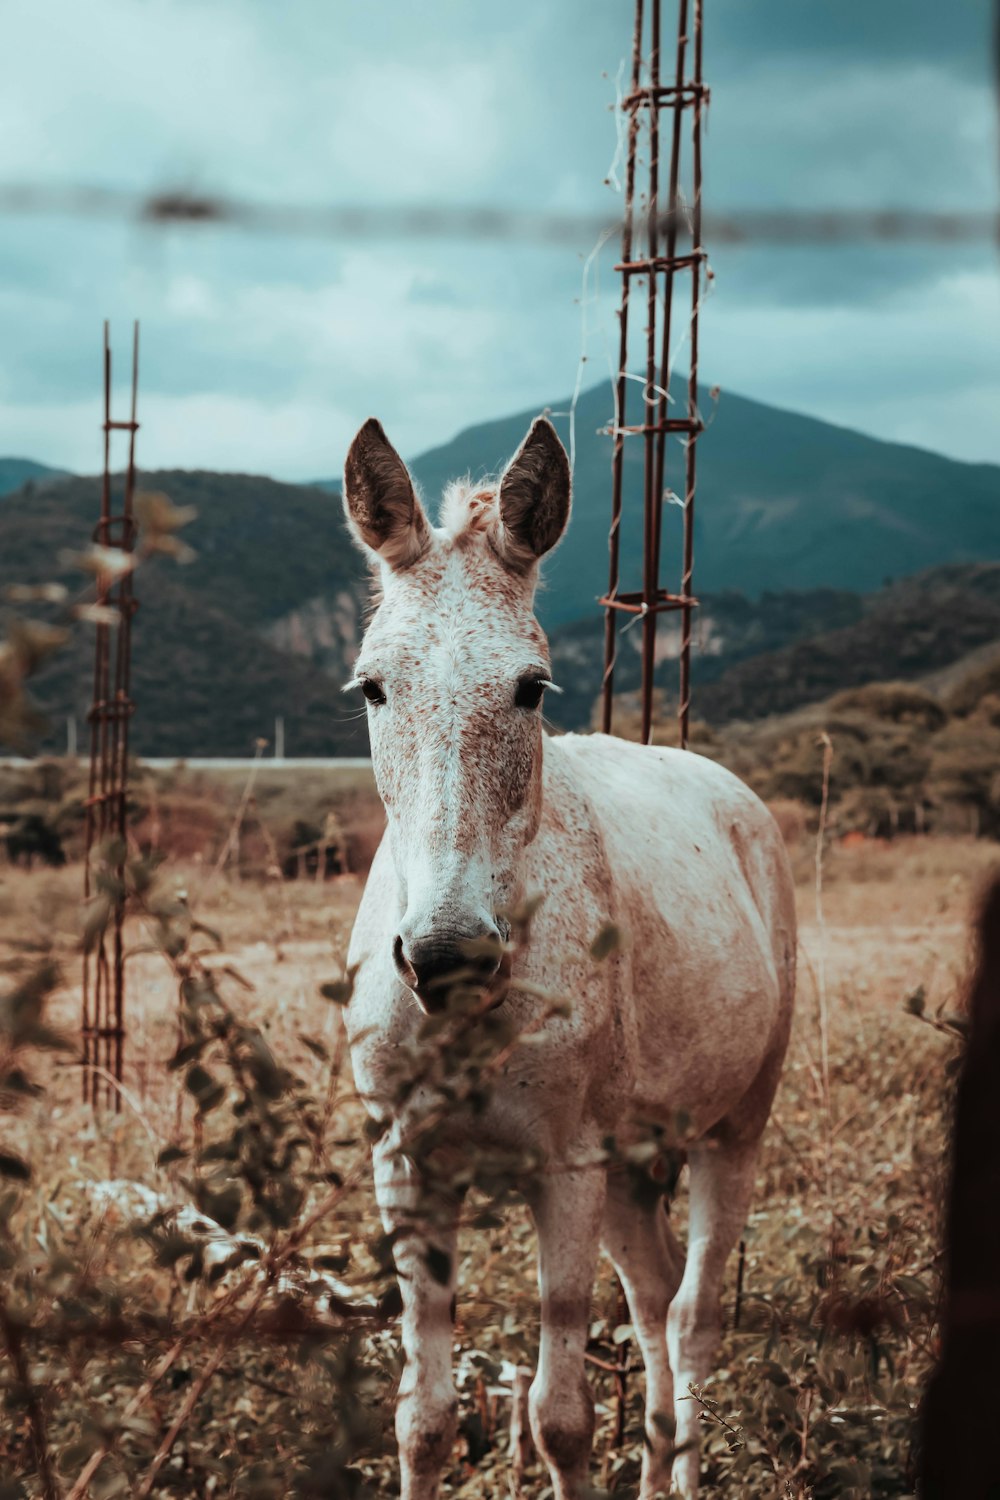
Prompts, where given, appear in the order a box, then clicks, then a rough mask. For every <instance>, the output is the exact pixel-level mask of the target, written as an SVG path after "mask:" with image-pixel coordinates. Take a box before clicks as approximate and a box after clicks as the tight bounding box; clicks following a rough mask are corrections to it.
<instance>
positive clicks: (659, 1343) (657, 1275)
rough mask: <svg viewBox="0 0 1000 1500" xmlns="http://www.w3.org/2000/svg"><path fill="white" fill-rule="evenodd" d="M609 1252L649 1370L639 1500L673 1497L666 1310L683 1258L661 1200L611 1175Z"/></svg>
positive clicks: (671, 1388) (605, 1232)
mask: <svg viewBox="0 0 1000 1500" xmlns="http://www.w3.org/2000/svg"><path fill="white" fill-rule="evenodd" d="M601 1238H602V1243H603V1245H604V1249H605V1250H606V1251H607V1253H608V1255H609V1256H610V1257H611V1260H612V1262H613V1263H614V1267H615V1270H616V1271H617V1272H618V1276H619V1279H620V1280H621V1283H622V1286H623V1287H624V1289H625V1297H626V1300H627V1302H628V1308H629V1313H630V1314H631V1318H632V1326H633V1328H634V1329H635V1337H636V1342H637V1343H638V1345H639V1350H640V1352H641V1354H642V1361H643V1364H644V1366H645V1369H646V1422H645V1447H644V1449H643V1456H642V1480H641V1483H640V1486H639V1500H655V1497H656V1496H667V1495H669V1494H670V1467H671V1465H670V1460H671V1455H672V1453H673V1448H674V1443H673V1438H672V1436H671V1434H672V1432H673V1427H674V1382H673V1377H672V1376H671V1373H670V1361H669V1360H668V1358H667V1309H668V1307H669V1306H670V1303H671V1301H672V1299H673V1297H674V1294H675V1293H676V1291H677V1288H678V1287H679V1286H680V1283H681V1277H682V1275H683V1272H684V1252H683V1250H682V1249H681V1247H680V1246H679V1245H678V1243H677V1241H676V1239H675V1238H674V1232H673V1230H672V1229H671V1227H670V1219H669V1216H668V1214H667V1210H666V1205H665V1203H664V1201H663V1199H662V1198H657V1199H656V1201H655V1202H654V1203H648V1202H639V1201H637V1199H636V1198H635V1195H634V1192H633V1188H632V1184H631V1183H630V1182H629V1181H628V1180H627V1179H625V1178H622V1177H620V1176H618V1175H617V1174H614V1175H612V1176H611V1177H610V1178H609V1181H608V1200H607V1205H606V1207H605V1210H604V1230H603V1233H602V1236H601Z"/></svg>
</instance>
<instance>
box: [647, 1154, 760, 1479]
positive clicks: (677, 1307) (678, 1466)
mask: <svg viewBox="0 0 1000 1500" xmlns="http://www.w3.org/2000/svg"><path fill="white" fill-rule="evenodd" d="M758 1144H759V1143H758V1141H756V1140H753V1141H749V1142H717V1141H706V1142H702V1143H701V1144H699V1145H697V1146H693V1147H692V1148H691V1149H690V1150H689V1152H688V1165H689V1170H690V1174H691V1191H690V1213H689V1221H688V1251H687V1263H686V1265H685V1267H684V1275H683V1278H682V1279H681V1284H680V1288H679V1290H678V1292H677V1294H676V1296H675V1297H674V1300H673V1301H672V1302H671V1304H670V1312H669V1314H668V1317H667V1344H668V1347H669V1350H670V1363H671V1365H672V1367H673V1374H674V1381H675V1400H676V1415H677V1439H676V1440H677V1446H678V1449H680V1450H681V1451H680V1452H679V1454H678V1457H677V1459H676V1461H675V1463H674V1486H675V1488H676V1489H677V1491H678V1492H679V1494H681V1495H682V1496H683V1497H684V1500H694V1497H695V1496H697V1494H698V1480H699V1471H700V1466H701V1462H700V1446H701V1445H700V1441H699V1437H700V1432H701V1407H700V1406H699V1404H698V1402H697V1400H696V1399H695V1398H694V1397H693V1395H692V1394H691V1387H692V1386H699V1385H701V1384H702V1383H703V1382H704V1381H705V1380H707V1378H708V1376H709V1375H710V1373H711V1370H712V1365H713V1360H714V1356H715V1351H716V1346H717V1344H718V1342H719V1336H720V1334H721V1331H722V1308H721V1294H722V1278H723V1273H724V1272H725V1268H726V1261H727V1259H728V1258H729V1253H730V1251H731V1250H732V1248H733V1246H734V1245H735V1244H736V1241H737V1240H738V1239H739V1237H740V1233H741V1232H742V1230H743V1226H744V1224H745V1223H746V1216H747V1211H748V1209H749V1207H750V1199H751V1196H752V1193H753V1184H754V1169H755V1167H756V1163H757V1148H758Z"/></svg>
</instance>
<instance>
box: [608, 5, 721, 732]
mask: <svg viewBox="0 0 1000 1500" xmlns="http://www.w3.org/2000/svg"><path fill="white" fill-rule="evenodd" d="M660 6H661V0H651V4H650V7H649V13H648V14H649V34H650V43H649V61H648V65H647V66H646V68H645V70H644V69H643V62H642V52H643V41H644V26H645V16H644V6H643V0H636V18H635V38H634V43H633V54H632V87H631V91H630V92H629V94H628V95H627V97H626V98H625V99H624V100H623V102H622V108H623V109H625V110H626V111H628V114H629V128H628V155H627V160H626V172H625V218H624V227H623V231H622V259H621V263H620V264H619V265H618V266H617V267H616V268H615V269H616V270H617V271H619V272H620V273H621V277H622V300H621V307H620V310H619V324H620V330H621V339H620V354H619V369H618V379H617V384H616V402H615V405H616V410H615V420H614V426H613V428H612V437H613V444H612V466H611V532H610V537H609V551H610V570H609V581H608V592H607V594H606V595H605V596H604V597H603V598H602V599H601V601H600V602H601V604H602V605H603V607H604V609H605V611H606V617H605V636H604V677H603V684H602V693H603V701H602V711H601V724H602V728H603V729H604V731H605V733H610V731H611V728H612V719H613V714H614V669H615V659H616V652H617V640H616V635H617V629H616V615H617V613H619V612H620V613H625V614H629V615H632V616H633V617H634V616H638V617H640V618H641V619H642V632H643V634H642V676H641V693H640V702H641V716H642V724H641V737H642V740H643V742H644V743H646V744H648V743H649V741H650V739H651V738H652V730H653V683H654V674H655V668H656V631H657V623H658V616H659V615H660V614H663V613H665V612H667V611H680V614H681V640H680V692H679V700H678V702H679V707H678V720H679V728H680V743H681V744H682V745H685V746H686V745H687V741H688V729H689V718H690V700H691V614H692V610H693V609H694V608H695V607H696V606H697V603H698V601H697V599H696V598H695V597H694V595H693V593H692V580H693V574H694V496H695V481H696V473H695V452H696V443H697V438H698V434H699V433H700V432H701V431H702V428H703V425H704V424H703V422H702V419H701V414H700V412H699V411H698V312H699V308H700V302H701V286H702V275H701V271H702V264H703V262H704V261H705V259H706V254H705V250H704V247H703V246H702V243H701V124H702V113H703V110H704V106H705V103H706V102H707V99H708V90H707V89H706V88H705V85H704V82H703V79H702V10H703V4H702V0H693V14H692V8H691V7H689V3H688V0H677V43H676V51H675V63H674V73H673V82H672V83H670V84H663V83H661V81H660V50H661V48H660ZM689 30H690V31H691V32H693V35H689ZM689 55H690V56H691V59H692V65H691V76H690V78H688V77H687V76H686V70H687V63H688V56H689ZM644 71H645V75H646V78H647V82H645V83H643V82H642V78H643V73H644ZM687 109H690V111H691V121H692V126H691V180H692V196H691V200H690V213H688V210H687V208H686V204H685V198H684V196H683V194H682V191H681V176H682V172H681V166H682V155H683V150H682V140H683V131H682V125H683V118H684V111H685V110H687ZM643 110H645V111H646V112H647V121H648V138H649V164H648V186H647V190H646V193H645V195H644V197H645V223H646V245H645V249H646V254H645V255H643V256H639V257H635V256H634V251H633V238H634V228H633V203H634V197H635V185H636V159H637V152H638V141H639V117H640V112H641V111H643ZM662 110H667V111H668V112H669V116H670V175H669V186H668V202H667V206H666V211H665V213H663V214H662V216H661V211H660V204H659V151H660V113H661V111H662ZM661 225H662V226H663V227H664V228H665V231H666V244H665V247H664V253H663V254H662V255H661V254H660V253H659V251H660V245H659V234H660V228H661ZM682 226H684V227H686V228H687V229H688V230H689V232H690V237H691V249H690V251H689V252H688V253H686V254H683V255H679V254H678V253H677V239H678V233H679V230H680V229H681V227H682ZM685 274H690V277H691V326H690V348H691V362H690V368H689V374H688V389H687V402H686V408H687V409H686V412H685V415H684V416H683V417H671V416H670V413H669V403H670V395H669V380H670V358H671V334H672V314H673V294H674V281H675V279H676V277H678V276H680V275H685ZM636 276H638V277H645V278H646V290H647V297H646V302H647V314H646V318H647V321H646V371H645V384H644V387H643V406H644V410H643V413H642V417H643V420H642V421H641V422H638V423H632V424H629V423H627V422H626V420H625V402H626V391H627V384H628V379H629V372H628V313H629V293H630V283H631V280H632V278H633V277H636ZM658 334H659V339H660V357H659V368H657V357H656V347H657V336H658ZM670 434H675V435H676V436H678V437H680V438H681V439H682V441H683V442H684V445H685V463H684V499H683V511H684V529H683V543H682V564H681V581H680V592H679V593H676V594H675V593H670V592H669V591H668V590H667V589H665V588H664V587H663V586H662V585H661V583H660V574H661V550H662V548H661V536H662V520H663V504H664V496H665V493H666V490H665V484H666V480H667V450H666V443H667V438H668V436H669V435H670ZM638 435H641V436H642V439H643V450H644V452H643V491H642V494H643V509H642V515H643V565H642V588H641V589H640V590H638V591H635V592H630V593H629V592H625V593H623V592H622V591H621V588H620V531H621V522H622V515H623V507H624V444H625V442H626V440H627V438H629V437H630V436H638Z"/></svg>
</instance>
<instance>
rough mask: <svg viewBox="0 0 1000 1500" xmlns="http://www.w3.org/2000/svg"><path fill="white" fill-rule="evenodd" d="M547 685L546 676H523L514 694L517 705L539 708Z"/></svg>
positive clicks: (519, 706)
mask: <svg viewBox="0 0 1000 1500" xmlns="http://www.w3.org/2000/svg"><path fill="white" fill-rule="evenodd" d="M547 687H548V682H547V681H546V679H545V678H544V677H522V678H521V680H520V682H519V683H518V684H517V692H516V693H515V694H514V703H515V705H516V706H517V707H518V708H537V707H538V705H539V704H540V703H541V701H542V694H543V693H544V692H545V689H546V688H547Z"/></svg>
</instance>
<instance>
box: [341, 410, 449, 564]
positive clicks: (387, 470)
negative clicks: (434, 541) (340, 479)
mask: <svg viewBox="0 0 1000 1500" xmlns="http://www.w3.org/2000/svg"><path fill="white" fill-rule="evenodd" d="M344 513H345V514H346V516H347V524H348V526H349V527H350V529H351V531H352V532H353V533H354V536H355V537H356V538H357V540H358V541H359V542H360V543H361V545H362V547H364V548H365V549H366V550H367V551H369V552H373V553H374V554H375V555H376V557H377V558H378V559H379V560H380V561H381V562H384V563H385V564H386V566H387V567H389V568H393V569H396V568H407V567H409V566H410V564H411V563H415V562H416V561H417V559H418V558H419V557H422V556H423V554H424V553H425V552H426V551H427V549H428V547H429V546H430V544H431V528H430V526H429V525H428V522H427V517H426V516H425V515H424V511H423V507H422V506H421V504H420V501H419V500H418V499H417V496H416V492H415V491H414V488H413V481H412V479H411V478H410V476H409V473H408V471H407V468H406V465H405V464H404V462H403V460H402V459H401V458H400V456H399V454H398V453H397V452H396V450H395V448H394V447H393V446H392V444H391V443H390V441H389V439H388V438H387V437H386V435H385V433H384V432H383V431H382V424H381V422H378V421H376V419H375V418H374V417H369V418H368V421H367V422H366V423H365V425H364V426H363V427H362V428H361V429H360V431H359V432H358V433H357V435H356V437H355V439H354V441H353V443H352V444H351V446H350V449H349V450H348V454H347V458H346V460H345V462H344Z"/></svg>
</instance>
